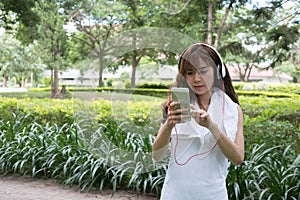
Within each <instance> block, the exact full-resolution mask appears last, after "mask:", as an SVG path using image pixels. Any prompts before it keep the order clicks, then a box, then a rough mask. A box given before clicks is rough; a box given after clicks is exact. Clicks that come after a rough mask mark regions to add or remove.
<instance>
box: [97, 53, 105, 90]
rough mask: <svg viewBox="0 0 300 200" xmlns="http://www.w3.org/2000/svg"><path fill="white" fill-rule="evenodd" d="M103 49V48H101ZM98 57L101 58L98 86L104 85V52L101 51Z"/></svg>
mask: <svg viewBox="0 0 300 200" xmlns="http://www.w3.org/2000/svg"><path fill="white" fill-rule="evenodd" d="M100 51H101V50H100ZM98 58H99V80H98V87H102V86H103V80H102V79H103V77H102V74H103V65H104V64H103V55H102V53H101V52H100V53H99V54H98Z"/></svg>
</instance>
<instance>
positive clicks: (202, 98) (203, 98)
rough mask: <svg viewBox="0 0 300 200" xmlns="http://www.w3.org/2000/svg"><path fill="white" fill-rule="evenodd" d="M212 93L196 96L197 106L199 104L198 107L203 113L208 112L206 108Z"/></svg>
mask: <svg viewBox="0 0 300 200" xmlns="http://www.w3.org/2000/svg"><path fill="white" fill-rule="evenodd" d="M212 92H213V91H208V92H206V93H204V94H202V95H198V97H197V98H198V104H199V107H200V108H201V109H203V110H205V111H207V110H208V106H209V104H210V98H211V96H212Z"/></svg>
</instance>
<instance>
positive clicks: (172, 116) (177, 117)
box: [152, 102, 190, 161]
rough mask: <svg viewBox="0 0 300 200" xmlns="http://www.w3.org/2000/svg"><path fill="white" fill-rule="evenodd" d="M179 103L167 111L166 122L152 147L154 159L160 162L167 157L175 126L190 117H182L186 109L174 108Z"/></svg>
mask: <svg viewBox="0 0 300 200" xmlns="http://www.w3.org/2000/svg"><path fill="white" fill-rule="evenodd" d="M179 104H180V103H179V102H171V103H170V104H169V105H168V107H167V110H166V116H165V117H166V121H165V122H164V124H162V125H161V126H160V129H159V131H158V134H157V137H156V139H155V141H154V143H153V145H152V157H153V159H154V160H156V161H160V160H162V159H163V158H164V156H165V155H166V153H167V151H168V148H169V142H170V137H171V132H172V129H173V127H174V126H175V124H178V123H181V120H182V119H184V118H185V117H190V116H186V115H182V113H183V112H186V110H185V109H174V106H178V105H179Z"/></svg>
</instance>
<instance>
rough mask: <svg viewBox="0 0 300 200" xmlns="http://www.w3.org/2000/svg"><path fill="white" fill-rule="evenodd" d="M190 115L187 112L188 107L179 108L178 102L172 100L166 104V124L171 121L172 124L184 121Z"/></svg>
mask: <svg viewBox="0 0 300 200" xmlns="http://www.w3.org/2000/svg"><path fill="white" fill-rule="evenodd" d="M190 117H191V115H189V114H188V109H186V108H184V109H182V108H180V102H178V101H172V102H170V103H169V106H168V118H167V122H166V123H168V125H169V124H170V123H171V124H172V125H173V126H175V125H176V124H179V123H184V122H186V121H187V119H190Z"/></svg>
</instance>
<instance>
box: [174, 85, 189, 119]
mask: <svg viewBox="0 0 300 200" xmlns="http://www.w3.org/2000/svg"><path fill="white" fill-rule="evenodd" d="M171 92H172V101H178V102H180V107H178V108H181V109H187V112H186V113H183V114H184V115H191V106H190V93H189V89H188V88H180V87H172V88H171ZM175 109H177V108H175ZM190 120H191V117H189V118H184V120H183V121H190Z"/></svg>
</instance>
